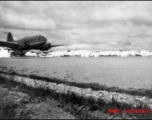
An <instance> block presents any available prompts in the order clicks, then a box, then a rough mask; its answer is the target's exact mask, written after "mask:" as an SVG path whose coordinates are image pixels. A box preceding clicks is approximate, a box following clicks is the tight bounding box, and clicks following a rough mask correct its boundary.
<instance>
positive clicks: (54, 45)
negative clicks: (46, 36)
mask: <svg viewBox="0 0 152 120" xmlns="http://www.w3.org/2000/svg"><path fill="white" fill-rule="evenodd" d="M58 46H66V45H51V47H58Z"/></svg>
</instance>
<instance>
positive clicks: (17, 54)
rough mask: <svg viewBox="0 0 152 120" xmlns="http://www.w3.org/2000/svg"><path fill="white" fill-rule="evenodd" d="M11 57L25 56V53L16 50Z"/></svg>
mask: <svg viewBox="0 0 152 120" xmlns="http://www.w3.org/2000/svg"><path fill="white" fill-rule="evenodd" d="M11 55H13V56H24V55H25V53H24V52H22V51H19V50H14V52H12V54H11Z"/></svg>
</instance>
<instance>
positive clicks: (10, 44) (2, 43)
mask: <svg viewBox="0 0 152 120" xmlns="http://www.w3.org/2000/svg"><path fill="white" fill-rule="evenodd" d="M0 46H2V47H9V48H12V49H15V48H19V47H20V45H19V44H18V43H15V42H5V41H0Z"/></svg>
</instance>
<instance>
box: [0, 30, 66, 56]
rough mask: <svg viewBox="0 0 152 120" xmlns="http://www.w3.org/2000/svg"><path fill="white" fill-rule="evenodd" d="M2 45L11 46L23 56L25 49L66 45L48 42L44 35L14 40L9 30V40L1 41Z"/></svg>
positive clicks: (42, 48) (45, 48) (41, 48)
mask: <svg viewBox="0 0 152 120" xmlns="http://www.w3.org/2000/svg"><path fill="white" fill-rule="evenodd" d="M0 46H2V47H9V48H11V49H13V50H14V52H16V53H17V54H19V55H21V56H23V55H24V54H25V53H24V51H28V50H31V49H38V50H43V51H44V50H48V49H50V48H52V47H58V46H64V45H51V43H47V39H46V38H45V37H44V36H41V35H36V36H32V37H26V38H23V39H20V40H17V41H14V39H13V37H12V34H11V33H10V32H9V33H8V36H7V42H5V41H0Z"/></svg>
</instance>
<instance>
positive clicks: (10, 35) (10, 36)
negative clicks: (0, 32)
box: [7, 32, 14, 42]
mask: <svg viewBox="0 0 152 120" xmlns="http://www.w3.org/2000/svg"><path fill="white" fill-rule="evenodd" d="M7 41H8V42H13V41H14V39H13V37H12V34H11V33H10V32H9V33H8V35H7Z"/></svg>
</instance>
